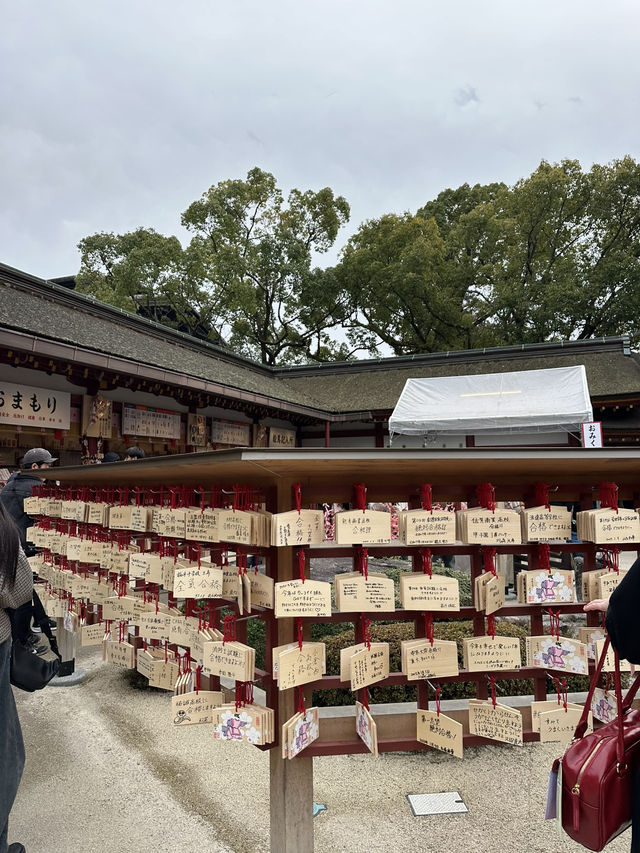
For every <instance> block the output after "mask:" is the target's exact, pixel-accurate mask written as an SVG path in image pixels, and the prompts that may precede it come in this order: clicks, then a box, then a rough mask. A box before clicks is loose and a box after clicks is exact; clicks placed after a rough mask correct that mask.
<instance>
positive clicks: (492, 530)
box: [456, 508, 522, 545]
mask: <svg viewBox="0 0 640 853" xmlns="http://www.w3.org/2000/svg"><path fill="white" fill-rule="evenodd" d="M456 531H457V532H456V535H457V537H458V539H459V540H460V541H461V542H464V543H465V544H467V545H472V544H478V545H519V544H520V543H521V542H522V534H521V531H520V516H519V515H518V513H517V512H515V510H512V509H496V510H495V511H494V512H492V511H491V510H489V509H479V508H474V509H465V510H460V511H459V512H457V513H456Z"/></svg>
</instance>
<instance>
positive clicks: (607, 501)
mask: <svg viewBox="0 0 640 853" xmlns="http://www.w3.org/2000/svg"><path fill="white" fill-rule="evenodd" d="M599 491H600V505H601V506H602V508H603V509H614V510H615V511H616V512H618V487H617V485H616V484H615V483H600V487H599Z"/></svg>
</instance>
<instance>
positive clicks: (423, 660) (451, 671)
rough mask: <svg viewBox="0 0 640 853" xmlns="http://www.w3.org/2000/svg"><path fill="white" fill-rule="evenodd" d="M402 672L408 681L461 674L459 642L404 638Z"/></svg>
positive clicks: (401, 647) (401, 648) (402, 644)
mask: <svg viewBox="0 0 640 853" xmlns="http://www.w3.org/2000/svg"><path fill="white" fill-rule="evenodd" d="M400 650H401V667H402V672H403V673H404V674H405V675H406V676H407V680H408V681H417V680H419V679H424V678H440V677H442V678H444V677H446V676H451V675H459V674H460V670H459V668H458V644H457V643H455V642H453V641H452V640H434V641H433V645H432V644H431V643H430V642H429V640H428V639H417V640H402V641H401V643H400Z"/></svg>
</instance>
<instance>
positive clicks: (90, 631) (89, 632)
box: [79, 622, 105, 648]
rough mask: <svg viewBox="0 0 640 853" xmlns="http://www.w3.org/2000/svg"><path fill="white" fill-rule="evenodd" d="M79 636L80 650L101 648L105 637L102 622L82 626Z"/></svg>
mask: <svg viewBox="0 0 640 853" xmlns="http://www.w3.org/2000/svg"><path fill="white" fill-rule="evenodd" d="M79 635H80V645H81V646H82V648H85V647H88V646H101V645H102V642H103V640H104V635H105V624H104V622H95V623H94V624H93V625H82V626H81V627H80V632H79Z"/></svg>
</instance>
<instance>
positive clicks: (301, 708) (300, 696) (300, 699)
mask: <svg viewBox="0 0 640 853" xmlns="http://www.w3.org/2000/svg"><path fill="white" fill-rule="evenodd" d="M296 689H297V691H298V704H297V711H298V714H306V713H307V709H306V707H305V704H304V688H303V687H302V686H301V685H298V687H297V688H296Z"/></svg>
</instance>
